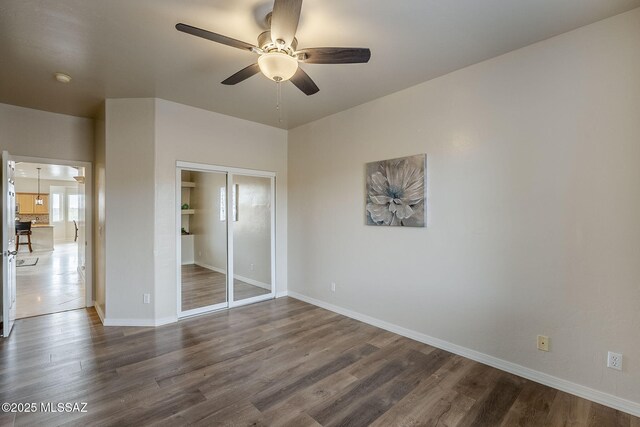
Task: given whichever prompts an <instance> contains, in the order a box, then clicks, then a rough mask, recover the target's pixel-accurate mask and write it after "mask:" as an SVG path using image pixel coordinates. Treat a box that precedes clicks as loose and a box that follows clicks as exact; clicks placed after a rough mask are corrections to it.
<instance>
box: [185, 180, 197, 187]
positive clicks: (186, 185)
mask: <svg viewBox="0 0 640 427" xmlns="http://www.w3.org/2000/svg"><path fill="white" fill-rule="evenodd" d="M195 186H196V183H195V182H187V181H182V187H183V188H184V187H187V188H194V187H195Z"/></svg>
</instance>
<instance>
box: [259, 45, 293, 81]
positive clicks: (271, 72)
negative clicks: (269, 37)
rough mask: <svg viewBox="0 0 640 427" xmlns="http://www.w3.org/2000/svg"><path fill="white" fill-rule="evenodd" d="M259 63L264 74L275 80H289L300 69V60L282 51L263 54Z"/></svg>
mask: <svg viewBox="0 0 640 427" xmlns="http://www.w3.org/2000/svg"><path fill="white" fill-rule="evenodd" d="M258 65H259V66H260V71H262V74H264V75H265V76H267V77H268V78H270V79H271V80H273V81H275V82H280V81H285V80H289V79H290V78H291V77H293V75H294V74H295V73H296V71H298V60H297V59H296V58H294V57H292V56H289V55H287V54H286V53H281V52H270V53H265V54H263V55H261V56H260V58H258Z"/></svg>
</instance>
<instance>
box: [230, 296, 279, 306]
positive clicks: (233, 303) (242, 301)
mask: <svg viewBox="0 0 640 427" xmlns="http://www.w3.org/2000/svg"><path fill="white" fill-rule="evenodd" d="M274 297H275V296H274V293H273V292H271V293H269V294H264V295H257V296H255V297H251V298H245V299H240V300H237V301H230V302H229V308H235V307H240V306H243V305H248V304H255V303H257V302H263V301H269V300H272V299H273V298H274Z"/></svg>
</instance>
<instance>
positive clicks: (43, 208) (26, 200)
mask: <svg viewBox="0 0 640 427" xmlns="http://www.w3.org/2000/svg"><path fill="white" fill-rule="evenodd" d="M36 197H38V194H37V193H16V203H17V204H18V207H19V210H18V213H19V214H48V213H49V195H48V194H40V197H41V198H42V201H43V203H42V204H41V205H36Z"/></svg>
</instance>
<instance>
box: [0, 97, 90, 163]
mask: <svg viewBox="0 0 640 427" xmlns="http://www.w3.org/2000/svg"><path fill="white" fill-rule="evenodd" d="M93 128H94V124H93V120H91V119H86V118H82V117H74V116H68V115H65V114H56V113H49V112H46V111H39V110H32V109H30V108H23V107H16V106H14V105H8V104H0V148H2V150H8V151H9V153H11V154H13V155H18V156H32V157H44V158H50V159H62V160H80V161H85V162H91V161H93V137H94V131H93Z"/></svg>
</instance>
